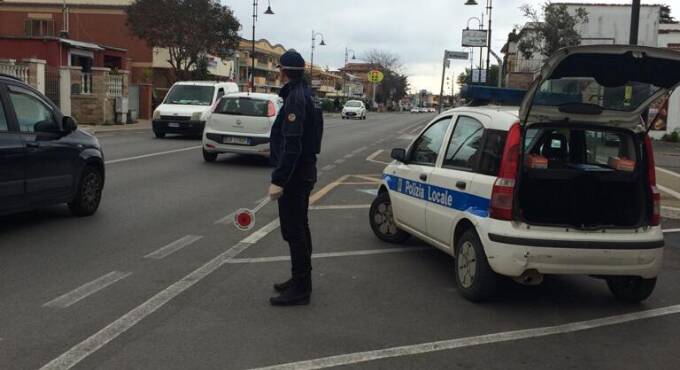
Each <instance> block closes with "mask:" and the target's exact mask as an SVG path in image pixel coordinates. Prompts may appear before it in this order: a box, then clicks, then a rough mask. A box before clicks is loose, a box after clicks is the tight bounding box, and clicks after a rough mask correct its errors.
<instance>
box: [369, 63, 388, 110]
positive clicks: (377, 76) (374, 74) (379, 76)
mask: <svg viewBox="0 0 680 370" xmlns="http://www.w3.org/2000/svg"><path fill="white" fill-rule="evenodd" d="M384 78H385V75H384V74H383V73H382V72H380V71H379V70H377V69H373V70H371V71H369V72H368V82H370V83H372V84H373V86H372V87H373V102H372V104H373V107H375V105H376V104H375V89H376V87H377V85H378V84H379V83H381V82H382V80H383V79H384Z"/></svg>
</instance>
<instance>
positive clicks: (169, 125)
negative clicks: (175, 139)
mask: <svg viewBox="0 0 680 370" xmlns="http://www.w3.org/2000/svg"><path fill="white" fill-rule="evenodd" d="M179 126H180V124H179V122H170V123H168V127H175V128H178V127H179Z"/></svg>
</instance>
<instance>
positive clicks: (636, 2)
mask: <svg viewBox="0 0 680 370" xmlns="http://www.w3.org/2000/svg"><path fill="white" fill-rule="evenodd" d="M630 10H631V12H630V44H631V45H637V44H638V28H639V27H640V0H633V4H632V5H631V9H630Z"/></svg>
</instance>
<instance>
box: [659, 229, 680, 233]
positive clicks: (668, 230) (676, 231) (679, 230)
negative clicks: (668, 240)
mask: <svg viewBox="0 0 680 370" xmlns="http://www.w3.org/2000/svg"><path fill="white" fill-rule="evenodd" d="M663 233H664V234H667V233H680V229H667V230H663Z"/></svg>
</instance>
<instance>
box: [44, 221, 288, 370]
mask: <svg viewBox="0 0 680 370" xmlns="http://www.w3.org/2000/svg"><path fill="white" fill-rule="evenodd" d="M278 224H279V219H278V218H277V219H275V220H274V221H272V222H270V223H269V224H267V225H265V226H263V227H262V228H261V229H260V230H258V231H256V232H255V234H257V235H258V237H254V235H255V234H253V235H251V236H249V237H247V238H245V239H244V240H242V241H241V242H239V243H237V244H236V245H234V246H232V247H231V248H229V249H227V250H226V251H224V252H222V253H221V254H220V255H218V256H217V257H215V258H213V259H211V260H210V261H208V262H207V263H206V264H204V265H203V266H201V267H199V268H197V269H196V270H194V271H193V272H191V273H189V274H188V275H186V276H185V277H183V278H181V279H180V280H178V281H177V282H175V283H174V284H172V285H170V286H169V287H167V288H165V289H164V290H163V291H161V292H159V293H158V294H156V295H154V296H153V297H151V298H149V299H148V300H147V301H146V302H144V303H142V304H141V305H139V306H137V307H136V308H134V309H133V310H132V311H130V312H128V313H126V314H125V315H123V316H121V317H120V318H118V319H117V320H116V321H114V322H112V323H111V324H109V325H107V326H106V327H105V328H103V329H101V330H99V331H98V332H97V333H95V334H93V335H92V336H90V337H89V338H87V339H85V340H84V341H82V342H80V343H78V344H76V345H75V346H73V347H72V348H71V349H69V350H68V351H66V352H64V353H63V354H61V355H60V356H59V357H57V358H55V359H54V360H52V361H50V362H49V363H47V364H46V365H45V366H43V367H42V368H41V369H43V370H48V369H49V370H53V369H70V368H72V367H73V366H75V365H77V364H78V363H79V362H80V361H82V360H83V359H85V358H86V357H87V356H89V355H91V354H93V353H94V352H96V351H97V350H99V349H100V348H102V347H103V346H105V345H106V344H107V343H109V342H110V341H112V340H114V339H115V338H117V337H118V336H119V335H121V334H123V333H125V332H126V331H128V330H129V329H130V328H132V327H133V326H135V325H136V324H137V323H139V322H140V321H142V320H143V319H144V318H146V317H147V316H149V315H151V314H152V313H154V312H156V311H157V310H158V309H159V308H161V307H163V306H164V305H165V304H167V303H168V302H170V300H172V299H173V298H175V297H177V296H178V295H180V294H181V293H182V292H184V291H185V290H187V289H189V288H191V287H192V286H193V285H194V284H196V283H198V282H199V281H201V280H203V279H204V278H205V277H206V276H208V275H210V274H211V273H212V272H214V271H215V270H217V269H218V268H220V267H221V266H222V265H224V264H225V263H226V262H227V261H229V260H230V259H232V258H234V257H235V256H237V255H238V254H239V253H241V252H243V251H244V250H245V249H247V248H248V247H250V246H252V245H253V243H255V242H257V241H258V240H260V239H262V238H263V237H264V236H265V235H266V234H264V233H262V231H263V230H270V231H271V230H273V229H275V228H276V227H273V226H272V225H277V226H278Z"/></svg>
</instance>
